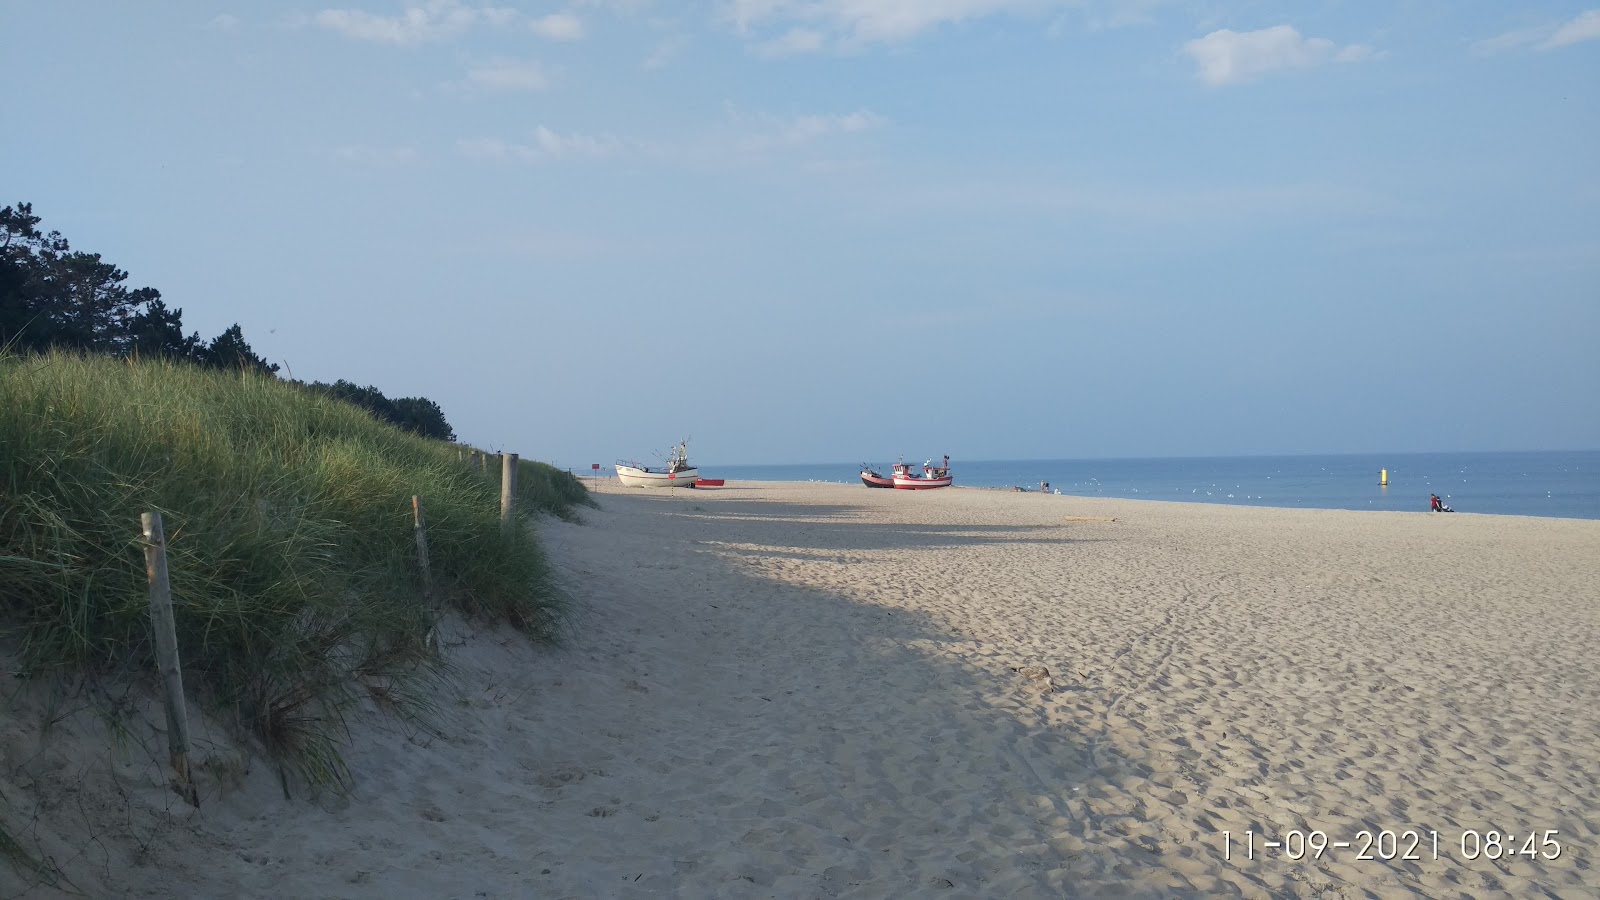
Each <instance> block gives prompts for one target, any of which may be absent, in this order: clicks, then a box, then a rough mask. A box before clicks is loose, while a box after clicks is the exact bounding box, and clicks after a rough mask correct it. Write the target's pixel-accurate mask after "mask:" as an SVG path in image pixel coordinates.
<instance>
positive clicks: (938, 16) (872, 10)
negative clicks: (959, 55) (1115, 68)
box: [726, 0, 1075, 43]
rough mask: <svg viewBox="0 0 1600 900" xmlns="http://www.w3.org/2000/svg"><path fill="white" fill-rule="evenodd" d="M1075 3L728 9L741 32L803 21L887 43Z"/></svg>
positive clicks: (797, 2) (1003, 0)
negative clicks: (945, 27) (947, 27)
mask: <svg viewBox="0 0 1600 900" xmlns="http://www.w3.org/2000/svg"><path fill="white" fill-rule="evenodd" d="M1072 5H1075V2H1074V0H729V3H728V4H727V6H726V10H727V13H726V14H727V17H728V19H729V20H730V21H732V22H733V24H734V26H735V27H736V28H738V29H739V30H740V31H741V32H747V33H748V32H749V31H751V30H752V29H755V28H758V27H763V26H767V25H770V24H773V23H785V22H787V23H791V24H800V23H804V24H806V25H809V26H810V27H813V28H820V29H825V30H827V31H829V32H833V33H836V34H838V35H840V36H842V37H843V38H845V39H846V40H848V41H854V42H858V43H883V42H893V41H900V40H905V39H908V38H911V37H915V36H916V35H918V34H920V33H922V32H924V31H927V30H929V29H931V28H934V27H936V26H939V25H945V24H954V23H959V22H965V21H971V20H975V19H981V18H985V17H987V16H991V15H996V14H1000V13H1030V12H1039V11H1042V10H1045V9H1049V8H1051V7H1061V6H1072Z"/></svg>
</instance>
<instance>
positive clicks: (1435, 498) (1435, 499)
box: [1428, 494, 1444, 512]
mask: <svg viewBox="0 0 1600 900" xmlns="http://www.w3.org/2000/svg"><path fill="white" fill-rule="evenodd" d="M1428 500H1429V502H1430V503H1431V504H1432V505H1430V506H1429V507H1428V512H1438V511H1439V509H1440V507H1442V506H1444V504H1443V503H1441V502H1440V501H1439V495H1438V494H1429V495H1428Z"/></svg>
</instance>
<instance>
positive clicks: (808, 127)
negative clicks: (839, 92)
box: [728, 106, 884, 153]
mask: <svg viewBox="0 0 1600 900" xmlns="http://www.w3.org/2000/svg"><path fill="white" fill-rule="evenodd" d="M728 115H729V116H730V118H732V119H733V120H734V121H735V122H736V123H739V124H741V125H753V126H754V130H753V131H751V132H750V133H747V134H745V135H743V136H742V137H739V138H737V139H736V140H735V141H734V146H735V148H736V149H738V150H740V151H742V152H745V153H753V152H758V151H762V150H768V149H772V148H776V147H793V146H797V145H799V144H805V143H810V142H811V141H815V140H818V139H820V138H823V137H827V136H829V135H834V134H849V133H852V132H858V131H866V130H868V129H871V128H877V127H879V126H881V125H883V124H884V119H883V117H882V116H879V115H878V114H877V113H874V112H871V111H869V110H865V109H861V110H857V111H855V112H853V113H840V114H809V115H798V116H775V115H772V114H770V113H757V114H755V115H747V114H745V113H741V112H739V111H738V110H735V109H733V108H732V107H731V106H729V107H728Z"/></svg>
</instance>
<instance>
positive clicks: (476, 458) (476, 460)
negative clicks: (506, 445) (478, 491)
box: [472, 450, 483, 475]
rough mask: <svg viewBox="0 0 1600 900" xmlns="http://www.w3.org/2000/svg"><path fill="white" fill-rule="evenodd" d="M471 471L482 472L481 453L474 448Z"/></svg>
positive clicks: (480, 473)
mask: <svg viewBox="0 0 1600 900" xmlns="http://www.w3.org/2000/svg"><path fill="white" fill-rule="evenodd" d="M472 471H474V472H477V473H478V474H479V475H482V474H483V454H482V453H479V452H478V451H476V450H474V451H472Z"/></svg>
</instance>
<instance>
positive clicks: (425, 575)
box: [411, 494, 433, 604]
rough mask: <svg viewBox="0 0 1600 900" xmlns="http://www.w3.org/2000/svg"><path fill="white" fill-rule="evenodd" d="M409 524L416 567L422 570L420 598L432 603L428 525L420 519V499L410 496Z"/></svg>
mask: <svg viewBox="0 0 1600 900" xmlns="http://www.w3.org/2000/svg"><path fill="white" fill-rule="evenodd" d="M411 522H412V527H413V528H415V529H416V532H417V566H418V567H419V568H421V569H422V596H423V599H425V600H427V601H428V603H430V604H431V603H433V569H432V567H431V566H429V565H428V523H427V521H426V520H424V519H423V517H422V498H420V497H418V496H417V495H416V494H412V495H411Z"/></svg>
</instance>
